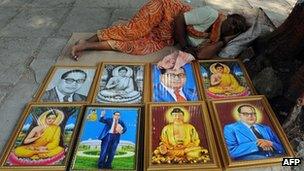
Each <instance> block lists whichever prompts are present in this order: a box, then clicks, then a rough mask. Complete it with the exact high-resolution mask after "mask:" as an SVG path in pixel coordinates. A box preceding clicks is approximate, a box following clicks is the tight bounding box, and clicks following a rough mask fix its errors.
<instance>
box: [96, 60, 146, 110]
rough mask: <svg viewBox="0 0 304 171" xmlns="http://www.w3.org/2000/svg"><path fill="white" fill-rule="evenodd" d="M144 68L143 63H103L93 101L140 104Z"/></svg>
mask: <svg viewBox="0 0 304 171" xmlns="http://www.w3.org/2000/svg"><path fill="white" fill-rule="evenodd" d="M145 70H146V64H144V63H103V64H102V66H101V70H100V72H101V74H100V76H99V79H98V81H97V87H96V89H95V92H94V98H93V103H95V104H100V103H115V104H126V103H127V104H137V105H138V104H142V103H143V101H144V97H143V96H144V93H143V92H144V89H145Z"/></svg>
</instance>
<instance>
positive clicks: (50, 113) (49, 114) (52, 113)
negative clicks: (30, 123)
mask: <svg viewBox="0 0 304 171" xmlns="http://www.w3.org/2000/svg"><path fill="white" fill-rule="evenodd" d="M51 115H55V116H56V118H57V116H58V115H57V113H56V111H55V110H53V109H52V110H51V112H49V113H48V114H46V116H45V117H46V118H47V117H49V116H51Z"/></svg>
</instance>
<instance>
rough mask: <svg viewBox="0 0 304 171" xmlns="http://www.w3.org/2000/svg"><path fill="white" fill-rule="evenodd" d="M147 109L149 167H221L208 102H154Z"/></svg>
mask: <svg viewBox="0 0 304 171" xmlns="http://www.w3.org/2000/svg"><path fill="white" fill-rule="evenodd" d="M147 112H148V115H147V119H146V126H145V128H146V129H145V155H146V156H145V160H146V161H145V169H147V170H176V169H181V170H219V169H220V167H221V166H220V162H219V157H218V153H217V149H216V145H215V140H214V137H213V133H212V132H213V131H212V127H211V124H210V120H209V115H208V111H207V107H206V105H205V103H204V102H191V103H187V104H185V103H162V104H156V103H150V104H149V105H148V107H147Z"/></svg>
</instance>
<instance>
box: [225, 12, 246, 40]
mask: <svg viewBox="0 0 304 171" xmlns="http://www.w3.org/2000/svg"><path fill="white" fill-rule="evenodd" d="M247 29H248V24H247V22H246V18H245V17H244V16H242V15H240V14H231V15H228V16H227V19H226V20H224V21H223V23H222V26H221V37H222V38H223V37H225V36H232V35H235V34H239V33H243V32H245V31H246V30H247Z"/></svg>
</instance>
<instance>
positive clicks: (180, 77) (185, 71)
mask: <svg viewBox="0 0 304 171" xmlns="http://www.w3.org/2000/svg"><path fill="white" fill-rule="evenodd" d="M151 77H152V79H151V84H152V85H151V91H152V92H151V94H152V99H151V100H152V101H153V102H185V101H198V100H199V99H200V98H199V93H198V92H199V91H198V89H197V82H196V77H195V71H194V69H193V66H192V64H191V63H188V64H186V65H184V66H183V67H182V68H179V69H159V68H158V67H157V64H152V76H151Z"/></svg>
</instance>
